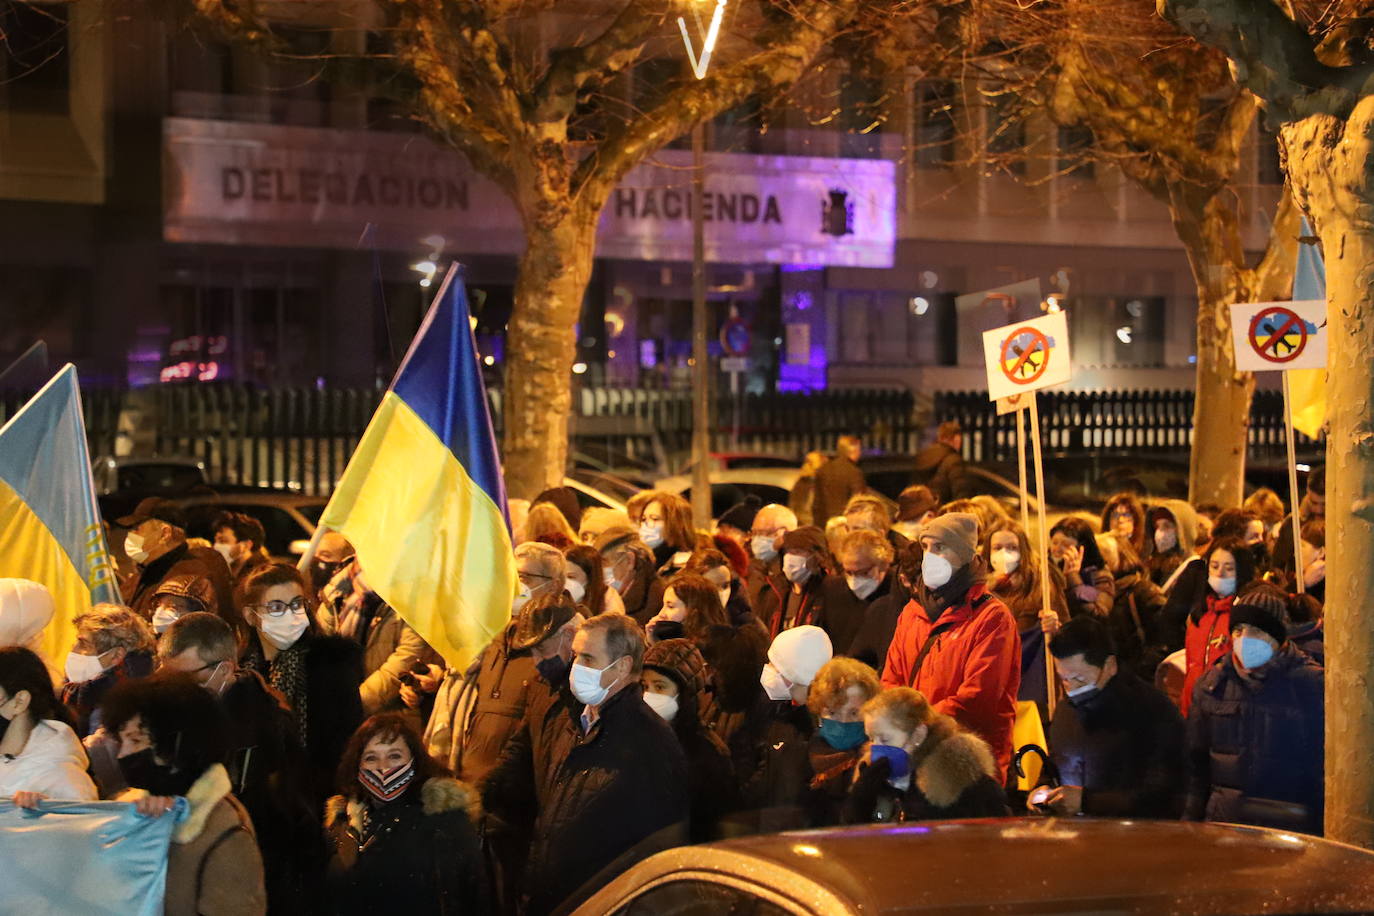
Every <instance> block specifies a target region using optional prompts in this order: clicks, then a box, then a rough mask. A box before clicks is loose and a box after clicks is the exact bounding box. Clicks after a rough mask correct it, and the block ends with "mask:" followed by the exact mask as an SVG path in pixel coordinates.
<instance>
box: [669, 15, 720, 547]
mask: <svg viewBox="0 0 1374 916" xmlns="http://www.w3.org/2000/svg"><path fill="white" fill-rule="evenodd" d="M727 2H728V0H716V8H715V10H714V11H713V12H712V13H711V24H710V25H709V26H708V27H707V29H706V38H705V40H704V41H703V42H702V46H701V54H700V56H698V55H697V53H696V49H695V48H693V46H692V35H691V32H690V31H689V30H688V28H687V20H686V19H684V18H683V17H681V16H679V17H678V20H677V25H678V29H679V30H680V31H681V32H682V43H683V44H685V45H686V46H687V60H688V62H690V63H691V65H692V73H693V74H694V75H695V76H696V78H697V79H699V80H701V79H705V78H706V71H707V70H708V69H709V68H710V66H711V54H712V53H713V52H714V51H715V48H716V40H717V39H718V38H719V37H720V25H721V21H722V20H723V19H724V18H725V4H726V3H727ZM692 13H693V16H695V17H696V19H697V27H698V28H700V26H701V17H700V14H699V13H698V12H697V11H696V9H695V8H693V11H692ZM705 197H706V125H705V123H704V122H702V121H697V123H696V124H695V125H694V126H693V127H692V361H693V363H694V364H695V365H694V366H693V373H692V402H693V409H692V521H693V522H694V523H695V525H696V526H697V527H698V528H706V527H708V526H709V525H710V523H711V469H710V467H709V466H708V461H707V456H708V455H709V454H710V451H711V406H712V405H711V386H710V375H709V374H708V373H709V372H710V360H709V359H708V357H707V353H706V334H707V323H708V322H707V317H706V223H705V219H704V213H703V211H704V210H705Z"/></svg>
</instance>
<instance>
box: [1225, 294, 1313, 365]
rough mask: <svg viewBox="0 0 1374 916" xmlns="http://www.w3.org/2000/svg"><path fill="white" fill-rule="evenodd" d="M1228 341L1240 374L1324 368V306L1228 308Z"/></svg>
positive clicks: (1246, 305)
mask: <svg viewBox="0 0 1374 916" xmlns="http://www.w3.org/2000/svg"><path fill="white" fill-rule="evenodd" d="M1231 340H1232V343H1233V344H1234V345H1235V352H1236V368H1237V369H1239V370H1241V371H1242V372H1273V371H1276V370H1283V369H1324V368H1326V302H1324V301H1323V300H1320V299H1310V300H1302V301H1297V302H1243V303H1240V304H1238V305H1233V306H1231Z"/></svg>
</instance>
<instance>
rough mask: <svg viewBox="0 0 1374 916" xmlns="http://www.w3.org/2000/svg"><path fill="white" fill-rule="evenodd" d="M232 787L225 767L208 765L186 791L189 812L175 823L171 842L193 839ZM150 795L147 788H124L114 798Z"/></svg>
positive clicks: (201, 831)
mask: <svg viewBox="0 0 1374 916" xmlns="http://www.w3.org/2000/svg"><path fill="white" fill-rule="evenodd" d="M232 788H233V786H232V785H231V784H230V782H229V773H228V772H227V771H226V770H225V769H224V766H223V765H222V764H218V763H216V764H211V766H210V767H209V768H207V769H206V771H205V772H204V773H201V774H200V778H198V779H197V780H196V781H195V782H193V783H192V784H191V788H189V789H187V790H186V801H187V802H189V803H190V811H189V813H188V814H187V815H186V820H184V821H182V822H181V823H180V824H178V825H177V829H176V831H175V832H174V833H173V834H172V842H173V843H178V844H180V845H183V846H184V845H186V844H187V843H191V842H194V841H195V840H196V839H197V838H198V837H199V836H200V835H201V833H203V832H204V831H205V824H206V822H207V821H208V820H209V819H210V813H211V812H212V811H214V810H215V806H216V805H218V804H219V803H220V801H221V800H222V799H223V798H224V797H225V796H226V795H228V794H229V790H230V789H232ZM149 794H151V793H149V792H148V790H147V789H126V790H124V791H123V792H121V793H120V794H119V798H117V799H116V801H122V802H132V801H138V800H139V799H140V798H147V797H148V795H149Z"/></svg>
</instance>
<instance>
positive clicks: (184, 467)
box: [119, 464, 205, 493]
mask: <svg viewBox="0 0 1374 916" xmlns="http://www.w3.org/2000/svg"><path fill="white" fill-rule="evenodd" d="M204 482H205V472H204V471H202V470H201V469H200V468H198V467H196V466H195V465H193V464H132V465H127V466H125V467H121V468H120V469H119V489H120V490H121V491H123V490H133V491H139V492H147V493H174V492H179V491H184V490H189V489H191V488H192V487H194V486H197V485H199V484H202V483H204Z"/></svg>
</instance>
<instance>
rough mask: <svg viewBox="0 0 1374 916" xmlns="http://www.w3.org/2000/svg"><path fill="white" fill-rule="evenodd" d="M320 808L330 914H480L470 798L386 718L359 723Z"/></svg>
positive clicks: (415, 739) (482, 899) (482, 886)
mask: <svg viewBox="0 0 1374 916" xmlns="http://www.w3.org/2000/svg"><path fill="white" fill-rule="evenodd" d="M338 779H339V791H340V793H341V794H339V795H336V796H334V797H333V798H331V799H330V800H329V802H328V804H327V805H326V806H325V831H326V833H327V834H328V838H329V840H330V842H331V843H332V845H333V849H334V858H333V861H332V862H331V863H330V868H329V878H328V881H329V885H330V890H331V894H330V896H331V897H332V905H333V910H332V911H333V912H335V913H340V914H351V913H359V914H368V916H372V914H375V913H382V912H405V913H485V912H487V911H488V909H489V901H488V893H487V887H486V883H485V880H484V878H483V869H482V858H481V851H480V849H479V847H478V841H477V829H476V827H475V826H474V824H473V821H474V819H475V818H476V816H477V804H478V795H477V793H476V792H475V791H473V790H472V789H471V788H470V787H469V786H467V785H466V784H464V783H461V782H459V781H458V780H456V779H454V778H453V777H452V775H451V774H450V773H449V771H448V770H446V769H445V768H444V767H443V765H442V764H440V763H439V761H437V760H435V759H434V758H433V757H430V756H429V754H427V753H426V752H425V749H424V743H423V741H422V740H421V738H420V735H419V733H417V732H416V731H415V729H414V728H413V727H411V725H410V723H409V722H407V721H406V719H405V718H404V717H403V716H401V715H399V714H396V713H383V714H382V715H377V716H373V717H372V718H370V719H368V720H367V721H366V722H364V723H363V724H362V726H360V727H359V728H358V730H357V731H356V732H354V734H353V737H352V738H351V739H350V740H349V742H348V747H347V749H346V750H345V751H344V753H343V757H342V760H341V762H340V763H339V774H338Z"/></svg>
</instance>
